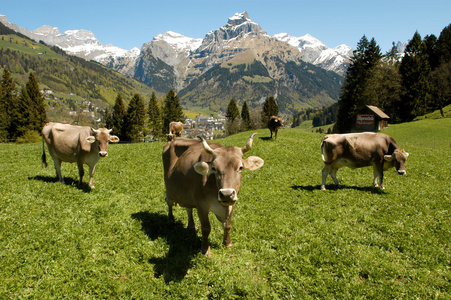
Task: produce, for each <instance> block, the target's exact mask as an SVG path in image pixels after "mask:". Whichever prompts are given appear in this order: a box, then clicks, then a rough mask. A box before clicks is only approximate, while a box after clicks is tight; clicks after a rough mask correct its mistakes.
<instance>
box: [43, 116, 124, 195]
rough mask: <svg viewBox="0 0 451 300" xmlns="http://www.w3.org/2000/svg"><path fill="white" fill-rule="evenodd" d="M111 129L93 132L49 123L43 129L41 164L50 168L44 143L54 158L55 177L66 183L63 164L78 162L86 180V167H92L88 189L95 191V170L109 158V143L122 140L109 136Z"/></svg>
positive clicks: (83, 127) (85, 127)
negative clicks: (63, 175) (99, 161)
mask: <svg viewBox="0 0 451 300" xmlns="http://www.w3.org/2000/svg"><path fill="white" fill-rule="evenodd" d="M110 132H111V129H106V128H99V129H97V130H96V129H93V128H91V127H87V126H74V125H69V124H61V123H48V124H47V125H45V126H44V128H42V152H43V153H42V164H43V166H45V167H47V162H46V156H45V147H44V141H45V143H46V144H47V148H48V150H49V153H50V156H52V158H53V163H54V165H55V170H56V176H57V177H58V179H59V181H60V182H62V183H64V179H63V177H62V176H61V162H63V161H64V162H70V163H73V162H75V163H77V165H78V174H79V176H80V179H79V180H78V184H79V185H80V184H81V183H82V179H83V174H84V170H83V164H87V165H88V166H89V186H90V187H91V188H94V181H93V176H94V171H95V167H96V163H97V161H98V160H99V158H100V157H106V156H108V142H109V141H110V142H113V143H116V142H118V141H119V138H118V137H117V136H115V135H110Z"/></svg>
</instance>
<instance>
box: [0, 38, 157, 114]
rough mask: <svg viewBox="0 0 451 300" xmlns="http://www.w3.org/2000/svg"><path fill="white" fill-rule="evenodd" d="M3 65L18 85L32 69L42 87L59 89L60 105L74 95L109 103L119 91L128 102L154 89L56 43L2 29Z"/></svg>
mask: <svg viewBox="0 0 451 300" xmlns="http://www.w3.org/2000/svg"><path fill="white" fill-rule="evenodd" d="M0 65H1V66H2V68H5V67H6V68H8V69H9V70H10V72H11V73H12V74H13V78H14V79H15V81H16V83H17V84H18V85H19V86H21V85H22V84H24V83H25V82H26V81H27V80H28V75H29V73H30V72H33V73H34V74H35V76H36V78H37V80H38V82H39V84H40V87H41V88H42V89H50V90H52V91H53V92H55V93H59V95H60V100H62V101H61V103H60V105H65V104H66V103H65V101H63V100H68V99H69V98H70V97H71V96H72V95H77V96H79V97H81V98H83V99H87V100H89V101H91V102H93V103H95V104H96V105H98V106H100V107H106V106H108V105H111V106H112V105H113V104H114V101H115V99H116V96H117V94H118V93H121V94H122V96H123V98H124V100H125V101H126V102H128V101H129V100H130V99H131V97H132V96H133V94H134V93H140V94H141V95H143V96H146V97H150V94H151V93H152V89H151V88H150V87H148V86H147V85H145V84H143V83H140V82H138V81H137V80H134V79H131V78H128V77H126V76H124V75H121V74H119V73H117V72H114V71H112V70H110V69H108V68H106V67H104V66H102V65H100V64H98V63H96V62H92V61H86V60H84V59H81V58H78V57H75V56H71V55H67V54H66V53H64V52H63V51H62V50H61V49H59V48H57V47H49V46H47V45H45V44H42V43H37V42H34V41H32V40H30V39H28V38H26V37H19V36H17V35H14V34H1V31H0ZM1 73H3V72H1Z"/></svg>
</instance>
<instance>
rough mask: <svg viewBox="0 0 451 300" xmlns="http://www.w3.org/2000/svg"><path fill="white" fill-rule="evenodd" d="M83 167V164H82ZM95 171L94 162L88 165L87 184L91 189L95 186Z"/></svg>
mask: <svg viewBox="0 0 451 300" xmlns="http://www.w3.org/2000/svg"><path fill="white" fill-rule="evenodd" d="M82 167H83V165H82ZM95 171H96V164H94V165H89V186H90V187H91V189H93V188H95V186H94V172H95ZM80 184H81V178H80Z"/></svg>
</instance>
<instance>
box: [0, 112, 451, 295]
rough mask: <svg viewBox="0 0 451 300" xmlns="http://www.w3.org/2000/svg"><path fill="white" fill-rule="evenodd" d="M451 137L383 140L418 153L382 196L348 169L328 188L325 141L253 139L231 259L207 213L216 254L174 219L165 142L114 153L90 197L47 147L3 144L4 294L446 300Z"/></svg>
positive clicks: (434, 126) (440, 130)
mask: <svg viewBox="0 0 451 300" xmlns="http://www.w3.org/2000/svg"><path fill="white" fill-rule="evenodd" d="M450 128H451V118H447V119H440V120H429V119H426V120H421V121H416V122H412V123H405V124H399V125H393V126H391V127H390V128H388V129H386V130H384V131H383V132H384V133H387V134H390V135H391V136H393V137H394V138H395V140H396V141H397V142H398V144H399V145H400V146H401V147H402V148H405V149H406V150H407V151H408V152H409V153H410V157H409V159H408V161H407V167H406V170H407V175H406V176H399V175H397V174H396V172H395V171H394V170H393V169H391V170H390V171H387V172H385V177H384V183H385V186H386V189H385V190H384V191H380V190H378V189H376V188H373V187H372V176H373V175H372V174H373V172H372V169H371V168H364V169H356V170H351V169H345V168H343V169H340V171H339V172H338V179H339V180H340V183H341V184H342V186H343V188H342V189H339V190H338V189H335V188H334V187H333V182H332V179H331V178H330V177H329V178H328V181H327V184H328V186H327V188H328V190H327V191H321V190H320V184H321V169H322V167H323V163H322V161H321V155H320V148H319V144H320V141H321V138H322V135H321V134H318V133H312V132H307V131H303V130H299V129H283V130H280V131H279V136H278V140H277V141H275V140H270V139H269V135H270V134H269V130H259V131H258V133H259V134H258V135H257V136H256V137H255V139H254V146H253V148H252V150H251V151H250V152H248V153H246V156H249V155H256V156H260V157H261V158H263V159H264V160H265V165H264V166H263V167H262V168H261V169H259V170H256V171H253V172H250V171H243V176H242V188H241V192H240V194H239V201H238V203H237V205H236V207H235V211H234V215H233V219H232V226H233V227H232V232H231V236H232V241H233V244H234V246H233V248H232V249H227V248H225V247H223V246H222V229H221V224H220V223H219V222H218V221H217V220H216V218H215V217H214V215H213V214H210V218H211V223H212V232H211V234H210V242H211V246H212V256H211V258H206V257H204V256H203V255H202V254H201V253H200V244H201V240H200V235H201V234H200V232H197V233H192V232H189V231H187V229H186V228H185V227H186V225H187V217H186V212H185V210H184V209H183V208H181V207H179V206H177V207H175V209H174V214H175V218H176V224H175V225H174V226H172V227H169V226H168V225H167V223H166V216H167V205H166V202H165V200H164V195H165V188H164V182H163V167H162V162H161V152H162V148H163V143H159V142H156V143H146V144H144V143H142V144H118V145H115V144H113V145H110V148H109V156H108V157H107V158H103V159H101V160H100V161H99V163H98V164H97V168H96V169H97V170H96V174H95V177H94V183H95V185H96V188H95V189H94V190H92V191H91V190H89V188H88V184H87V182H88V177H87V175H85V178H84V183H83V185H82V186H81V187H78V186H77V185H76V182H77V180H78V171H77V167H76V165H75V164H68V163H64V164H63V167H62V172H63V176H64V178H65V181H66V185H63V184H61V183H59V182H57V180H56V178H55V170H54V167H53V163H52V160H51V158H50V157H49V155H48V157H47V162H48V163H49V167H48V168H41V154H42V145H41V144H39V143H37V144H0V157H1V160H0V298H1V299H28V298H33V299H49V298H66V299H104V298H113V299H450V298H451V245H450V242H451V220H450V209H451V201H450V200H451V197H450V193H451V185H450V183H449V180H450V178H451V159H450V157H451V131H450ZM249 135H250V132H246V133H240V134H237V135H234V136H231V137H228V138H226V139H224V140H221V141H220V142H221V143H222V144H224V145H237V146H240V147H242V146H244V144H245V143H246V141H247V138H248V137H249ZM85 170H86V172H87V167H85ZM195 220H196V222H197V225H198V226H199V222H198V219H197V216H195Z"/></svg>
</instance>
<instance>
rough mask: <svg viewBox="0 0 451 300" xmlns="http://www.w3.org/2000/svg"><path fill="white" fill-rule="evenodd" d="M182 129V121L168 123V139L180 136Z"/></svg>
mask: <svg viewBox="0 0 451 300" xmlns="http://www.w3.org/2000/svg"><path fill="white" fill-rule="evenodd" d="M182 131H183V123H182V122H171V123H169V134H168V141H172V140H173V139H174V138H175V137H180V136H182Z"/></svg>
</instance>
